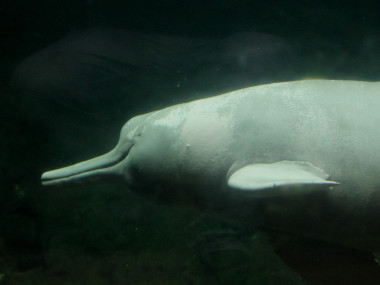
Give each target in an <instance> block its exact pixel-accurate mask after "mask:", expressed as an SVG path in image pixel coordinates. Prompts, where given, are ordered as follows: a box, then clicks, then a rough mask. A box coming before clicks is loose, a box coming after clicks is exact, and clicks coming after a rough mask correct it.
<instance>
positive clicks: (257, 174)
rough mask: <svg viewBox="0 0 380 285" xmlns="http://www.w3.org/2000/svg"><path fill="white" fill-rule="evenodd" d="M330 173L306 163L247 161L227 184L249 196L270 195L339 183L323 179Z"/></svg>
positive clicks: (320, 188)
mask: <svg viewBox="0 0 380 285" xmlns="http://www.w3.org/2000/svg"><path fill="white" fill-rule="evenodd" d="M328 177H329V175H328V174H327V173H326V172H324V171H323V170H322V169H320V168H318V167H315V166H314V165H312V164H311V163H309V162H302V161H278V162H274V163H265V164H249V165H246V166H244V167H242V168H240V169H238V170H236V171H235V172H233V173H232V175H231V176H230V177H229V178H228V186H230V187H231V188H234V189H238V190H242V191H245V192H247V193H252V195H262V196H271V195H279V194H284V193H286V194H296V193H300V192H301V193H303V192H305V191H316V190H319V191H320V190H322V189H329V188H330V187H332V186H336V185H338V184H339V183H337V182H335V181H330V180H326V179H328Z"/></svg>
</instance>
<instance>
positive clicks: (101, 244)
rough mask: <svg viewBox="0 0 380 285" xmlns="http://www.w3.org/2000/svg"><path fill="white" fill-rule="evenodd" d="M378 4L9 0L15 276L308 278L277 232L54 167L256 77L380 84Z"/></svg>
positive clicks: (5, 22) (5, 51)
mask: <svg viewBox="0 0 380 285" xmlns="http://www.w3.org/2000/svg"><path fill="white" fill-rule="evenodd" d="M379 17H380V4H378V2H377V1H360V2H359V1H315V0H311V1H273V0H269V1H248V0H235V1H232V0H219V1H216V0H203V1H197V0H192V1H190V0H183V1H174V0H162V1H151V0H146V1H142V0H138V1H137V0H129V1H121V0H119V1H105V0H76V1H73V0H67V1H64V2H61V1H59V2H58V1H45V0H36V1H25V0H24V1H20V0H12V1H11V0H3V1H1V3H0V63H1V64H0V211H1V213H0V284H67V285H68V284H268V285H269V284H296V285H297V284H307V283H306V281H304V280H303V279H302V278H301V277H300V276H298V275H297V274H296V273H295V272H293V271H292V270H291V269H290V268H289V267H288V266H287V265H286V264H285V263H284V262H283V261H282V260H280V259H279V258H278V257H277V256H276V254H275V253H274V252H273V250H272V248H271V245H270V243H269V241H268V240H269V239H270V236H269V235H270V234H268V233H262V232H260V231H258V230H257V229H255V228H253V227H250V226H247V225H243V224H237V223H236V222H231V221H226V220H220V219H218V218H217V217H213V216H208V215H205V214H203V213H200V212H198V211H195V210H193V209H188V208H186V207H166V206H160V205H156V204H155V203H152V202H150V201H146V200H144V199H142V198H140V197H137V196H135V195H133V194H132V193H130V192H129V191H128V190H127V189H124V188H121V187H119V186H115V185H108V184H104V185H103V184H102V185H96V186H83V187H71V188H60V189H45V188H42V187H41V185H40V176H41V174H42V172H44V171H46V170H51V169H55V168H58V167H63V166H66V165H70V164H73V163H75V162H78V161H82V160H85V159H88V158H91V157H94V156H97V155H100V154H102V153H105V152H106V151H108V150H110V149H111V148H112V147H113V146H114V145H115V144H116V142H117V140H118V136H119V131H120V129H121V126H122V125H123V124H124V123H125V122H126V121H127V120H128V119H129V118H131V117H133V116H135V115H138V114H143V113H147V112H150V111H154V110H157V109H160V108H163V107H166V106H169V105H173V104H178V103H184V102H188V101H191V100H194V99H199V98H204V97H209V96H212V95H217V94H220V93H222V92H227V91H231V90H236V89H239V88H243V87H247V86H253V85H257V84H263V83H270V82H279V81H289V80H297V79H306V78H324V79H350V80H367V81H378V80H379V78H380V20H379V19H380V18H379Z"/></svg>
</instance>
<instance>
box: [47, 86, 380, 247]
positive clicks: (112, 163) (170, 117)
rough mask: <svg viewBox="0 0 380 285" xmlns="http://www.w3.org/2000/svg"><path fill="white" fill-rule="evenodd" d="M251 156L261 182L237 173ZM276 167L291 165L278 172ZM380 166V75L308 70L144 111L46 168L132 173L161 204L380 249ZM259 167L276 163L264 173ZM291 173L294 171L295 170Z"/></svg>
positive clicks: (76, 173)
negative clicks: (102, 147)
mask: <svg viewBox="0 0 380 285" xmlns="http://www.w3.org/2000/svg"><path fill="white" fill-rule="evenodd" d="M281 161H288V162H281ZM297 161H299V162H308V163H311V164H312V165H310V164H306V163H298V162H297ZM277 162H280V163H277ZM272 163H274V164H272ZM276 163H277V164H276ZM248 164H249V165H252V166H253V167H252V169H251V168H250V169H248V173H250V172H252V174H253V176H252V177H254V178H252V179H251V180H252V181H253V182H252V181H249V182H246V181H245V180H244V181H243V182H241V183H240V181H241V178H239V177H238V176H237V175H235V174H236V173H237V171H239V169H241V168H242V167H243V166H245V165H248ZM263 164H264V167H262V165H263ZM273 165H279V166H280V168H281V169H280V170H279V171H277V170H275V171H272V170H271V169H273V168H276V167H277V166H276V167H273ZM294 165H296V168H295V170H294V171H293V170H291V171H288V170H289V169H290V168H292V167H293V166H294ZM299 165H301V168H302V169H304V168H305V169H306V171H300V170H299V169H298V167H299ZM379 165H380V83H369V82H359V81H333V80H305V81H295V82H285V83H276V84H269V85H262V86H257V87H251V88H246V89H242V90H238V91H234V92H231V93H228V94H223V95H220V96H216V97H211V98H208V99H203V100H198V101H194V102H190V103H187V104H181V105H176V106H172V107H169V108H166V109H163V110H159V111H156V112H152V113H148V114H145V115H141V116H137V117H134V118H132V119H131V120H129V121H128V122H127V123H126V124H125V126H124V127H123V129H122V131H121V136H120V140H119V143H118V145H117V146H116V147H115V148H114V149H113V150H112V151H111V152H109V153H107V154H105V155H103V156H100V157H98V158H94V159H91V160H88V161H85V162H82V163H78V164H76V165H73V166H69V167H67V168H62V169H58V170H54V171H50V172H47V173H44V174H43V176H42V180H43V183H44V184H45V185H60V184H73V183H82V182H83V183H87V182H90V181H92V182H94V181H99V179H100V180H101V179H106V178H108V179H116V178H123V181H124V182H125V183H126V185H127V186H128V188H130V189H132V190H133V191H135V192H137V193H139V194H142V195H147V196H150V197H151V198H155V199H157V200H159V201H161V202H166V203H172V204H181V203H182V204H183V203H185V204H188V205H191V206H194V207H198V208H200V209H202V210H208V211H211V212H214V213H218V214H221V215H224V216H226V217H228V218H232V219H236V220H239V221H246V222H248V223H250V224H252V225H255V226H260V227H264V228H269V229H275V230H280V231H284V232H289V233H294V234H299V235H303V236H306V237H313V238H317V239H321V240H325V241H332V242H337V243H340V244H344V245H349V246H353V247H356V248H361V249H366V250H372V251H376V250H378V249H379V248H380V186H379V182H380V166H379ZM288 166H291V167H290V168H289V169H287V168H288ZM314 166H315V167H314ZM256 168H259V169H264V170H261V172H260V171H258V172H256V173H254V172H255V171H256V170H255V169H256ZM284 168H285V172H283V170H284ZM276 169H277V168H276ZM305 169H304V170H305ZM323 171H324V172H325V173H328V174H329V175H330V178H329V179H331V180H333V181H329V180H327V175H325V173H324V172H323ZM278 173H280V176H281V175H282V178H281V179H277V178H276V175H277V174H278ZM284 173H285V174H284ZM288 173H289V175H290V176H293V177H291V178H289V180H287V179H284V178H283V176H284V175H285V176H286V175H288ZM294 173H295V174H294ZM315 173H317V175H315ZM262 174H263V176H268V177H269V180H270V177H271V175H272V174H273V181H269V184H268V183H267V182H268V181H267V180H268V179H267V178H265V179H267V180H266V181H265V183H267V184H266V185H265V186H262V187H261V186H260V185H261V184H260V183H262V181H259V183H256V182H257V181H256V180H260V175H262ZM298 174H299V175H298ZM303 174H306V176H305V177H304V176H303ZM234 175H235V176H234ZM308 175H309V176H310V177H312V178H307V177H309V176H308ZM243 176H244V175H243ZM317 176H318V177H317ZM313 177H315V179H314V178H313ZM232 178H234V179H232ZM249 179H250V177H248V180H249ZM310 179H311V180H310ZM236 181H237V184H236V183H235V182H236ZM289 181H290V182H289ZM334 181H335V182H334ZM251 182H252V183H251ZM336 182H337V183H339V184H340V185H339V186H337V187H334V186H335V185H337V183H336ZM239 183H240V184H239ZM250 183H251V184H250ZM265 183H264V184H265ZM257 185H258V186H257ZM268 185H269V186H268Z"/></svg>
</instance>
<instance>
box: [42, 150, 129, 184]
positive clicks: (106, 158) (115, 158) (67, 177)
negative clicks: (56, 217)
mask: <svg viewBox="0 0 380 285" xmlns="http://www.w3.org/2000/svg"><path fill="white" fill-rule="evenodd" d="M129 149H130V148H128V151H127V152H120V151H117V149H114V150H112V151H110V152H109V153H106V154H104V155H102V156H99V157H95V158H93V159H90V160H86V161H83V162H80V163H77V164H74V165H71V166H68V167H64V168H60V169H56V170H52V171H48V172H45V173H43V174H42V176H41V181H42V185H44V186H60V185H77V184H81V183H82V182H86V183H89V182H96V181H98V180H105V179H107V178H111V179H112V178H117V177H120V176H121V175H122V169H123V165H122V164H121V162H122V161H124V159H126V157H127V155H128V153H129Z"/></svg>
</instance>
